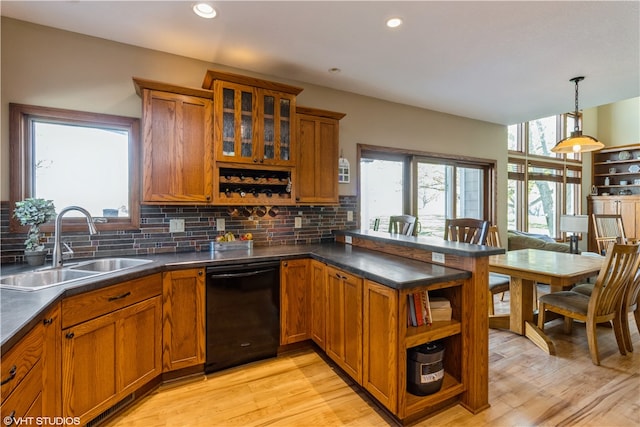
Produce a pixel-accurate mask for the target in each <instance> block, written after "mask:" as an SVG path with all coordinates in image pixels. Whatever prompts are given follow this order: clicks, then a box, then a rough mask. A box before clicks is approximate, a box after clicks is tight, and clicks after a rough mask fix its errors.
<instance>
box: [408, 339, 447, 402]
mask: <svg viewBox="0 0 640 427" xmlns="http://www.w3.org/2000/svg"><path fill="white" fill-rule="evenodd" d="M407 353H408V354H407V391H408V392H409V393H411V394H415V395H417V396H426V395H428V394H433V393H436V392H438V391H440V388H441V387H442V380H443V379H444V366H443V364H442V360H443V358H444V346H443V345H442V344H440V343H437V342H430V343H426V344H422V345H419V346H417V347H411V348H410V349H408V350H407Z"/></svg>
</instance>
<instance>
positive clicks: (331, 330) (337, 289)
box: [326, 266, 362, 384]
mask: <svg viewBox="0 0 640 427" xmlns="http://www.w3.org/2000/svg"><path fill="white" fill-rule="evenodd" d="M326 271H327V276H326V277H327V290H328V299H329V301H328V308H327V343H326V346H327V354H328V355H329V357H331V358H332V359H333V360H334V361H335V362H336V363H337V364H338V365H339V366H340V367H341V368H342V369H344V371H345V372H347V373H348V374H349V375H350V376H351V377H352V378H353V379H354V380H355V381H357V382H358V384H362V279H361V278H359V277H357V276H354V275H352V274H349V273H346V272H344V271H342V270H339V269H336V268H333V267H330V266H327V268H326Z"/></svg>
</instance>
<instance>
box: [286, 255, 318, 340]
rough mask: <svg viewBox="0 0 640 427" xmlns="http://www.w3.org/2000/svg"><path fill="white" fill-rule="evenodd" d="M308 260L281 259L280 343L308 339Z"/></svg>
mask: <svg viewBox="0 0 640 427" xmlns="http://www.w3.org/2000/svg"><path fill="white" fill-rule="evenodd" d="M310 288H311V287H310V280H309V260H308V259H296V260H289V261H283V262H282V263H281V268H280V344H282V345H284V344H291V343H294V342H299V341H304V340H306V339H309V330H310V326H309V323H310V322H309V313H310V299H309V295H310V291H311V289H310Z"/></svg>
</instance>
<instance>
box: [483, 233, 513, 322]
mask: <svg viewBox="0 0 640 427" xmlns="http://www.w3.org/2000/svg"><path fill="white" fill-rule="evenodd" d="M487 245H488V246H493V247H496V248H501V247H502V244H501V242H500V233H499V232H498V226H496V225H492V226H490V227H489V231H488V233H487ZM510 284H511V276H507V275H506V274H501V273H493V272H489V314H490V315H493V314H495V312H496V308H495V303H494V301H493V297H494V295H496V294H501V297H500V301H502V299H503V298H504V293H505V292H507V291H508V290H509V285H510Z"/></svg>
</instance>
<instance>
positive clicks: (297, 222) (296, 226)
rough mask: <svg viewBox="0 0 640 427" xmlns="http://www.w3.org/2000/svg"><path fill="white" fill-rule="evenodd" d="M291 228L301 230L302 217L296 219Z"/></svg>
mask: <svg viewBox="0 0 640 427" xmlns="http://www.w3.org/2000/svg"><path fill="white" fill-rule="evenodd" d="M293 228H302V217H299V216H297V217H296V219H295V222H294V224H293Z"/></svg>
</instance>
